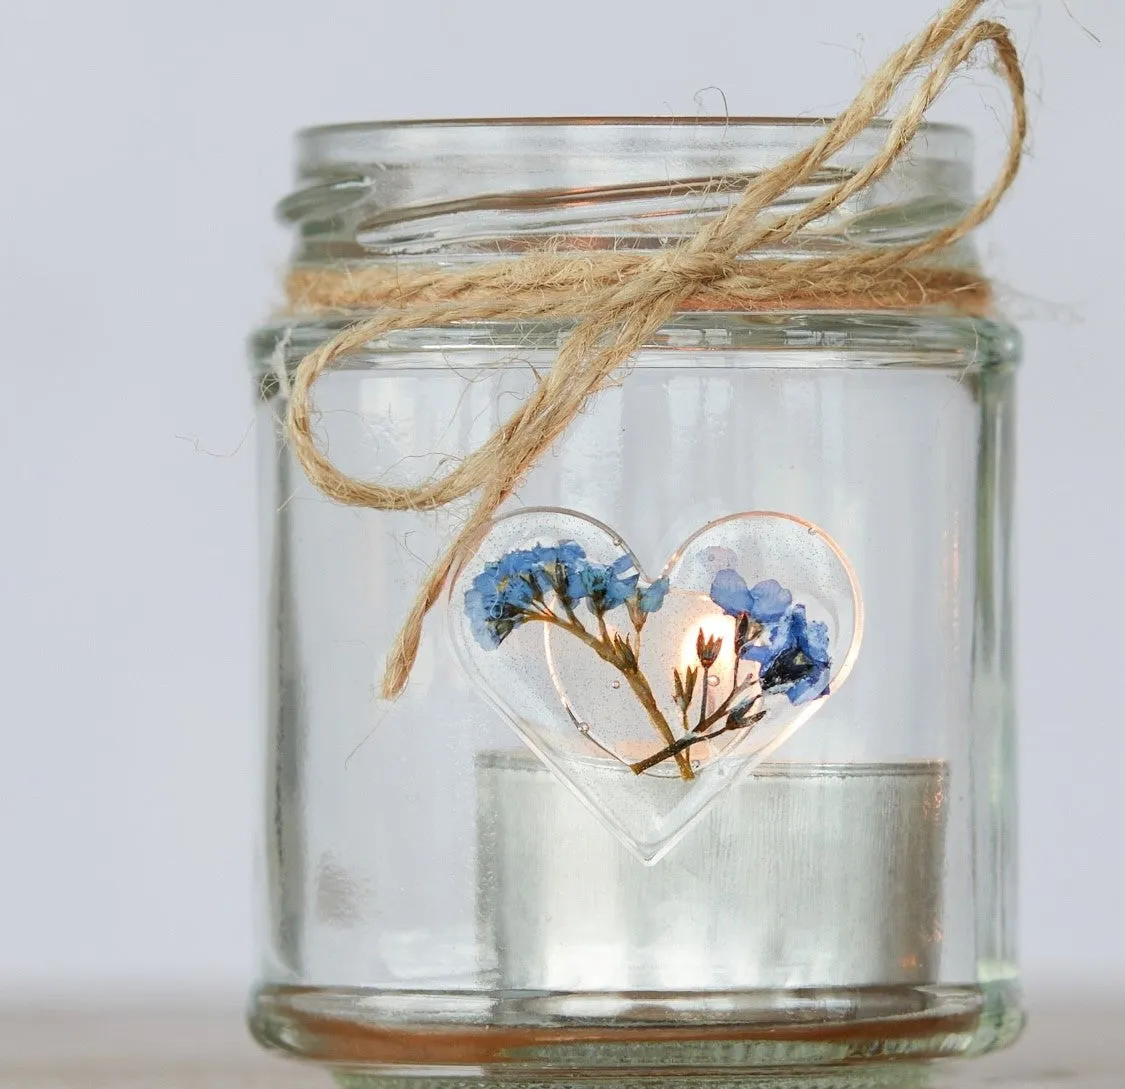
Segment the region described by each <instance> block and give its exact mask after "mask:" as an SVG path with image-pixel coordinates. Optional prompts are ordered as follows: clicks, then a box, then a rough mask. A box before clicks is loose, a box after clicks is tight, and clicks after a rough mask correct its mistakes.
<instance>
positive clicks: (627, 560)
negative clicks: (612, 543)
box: [609, 553, 633, 575]
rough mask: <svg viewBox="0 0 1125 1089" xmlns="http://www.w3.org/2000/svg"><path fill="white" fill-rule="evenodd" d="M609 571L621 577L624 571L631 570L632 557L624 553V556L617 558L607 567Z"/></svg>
mask: <svg viewBox="0 0 1125 1089" xmlns="http://www.w3.org/2000/svg"><path fill="white" fill-rule="evenodd" d="M609 569H610V570H611V571H612V572H613V573H614V574H615V575H623V574H625V572H626V571H632V570H633V557H632V556H630V555H629V554H628V553H626V554H625V555H624V556H618V557H617V559H615V560H614V561H613V563H611V564H610V565H609Z"/></svg>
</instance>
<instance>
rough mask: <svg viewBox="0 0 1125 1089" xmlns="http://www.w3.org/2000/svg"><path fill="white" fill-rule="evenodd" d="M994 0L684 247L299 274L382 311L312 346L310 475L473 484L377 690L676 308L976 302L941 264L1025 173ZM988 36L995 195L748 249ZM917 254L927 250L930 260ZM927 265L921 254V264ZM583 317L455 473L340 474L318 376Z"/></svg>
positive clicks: (330, 292)
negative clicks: (892, 224)
mask: <svg viewBox="0 0 1125 1089" xmlns="http://www.w3.org/2000/svg"><path fill="white" fill-rule="evenodd" d="M983 2H984V0H956V2H954V3H951V4H950V5H949V6H948V7H947V8H946V9H945V10H944V11H942V12H941V13H940V14H939V15H938V16H936V17H935V18H934V20H933V21H932V22H931V23H930V24H929V25H928V26H926V27H925V28H924V29H923V30H922V32H921V33H920V34H918V35H917V36H916V37H915V38H913V39H912V40H911V41H909V42H907V43H906V44H905V45H904V46H902V47H901V48H900V49H898V50H897V51H896V52H895V53H893V54H892V55H891V56H890V57H889V58H888V59H887V60H886V61H885V62H884V63H883V65H882V66H881V67H880V68H878V69H877V70H876V71H875V72H874V73H873V74H872V75H871V76H870V77H869V78H868V80H867V82H866V83H865V84H864V85H863V87H862V88H861V89H860V92H859V94H858V95H857V96H856V98H855V100H854V101H853V102H852V103H851V105H850V106H849V107H848V108H847V109H846V110H845V111H844V112H843V113H842V114H841V115H840V116H839V117H837V118H836V119H835V120H834V121H832V122H831V123H829V124H827V125H826V126H825V128H824V131H823V133H822V134H821V135H820V137H819V138H818V139H817V140H816V141H815V142H814V143H813V144H811V145H810V146H809V147H807V148H804V149H803V150H801V151H798V152H796V153H794V154H792V155H789V156H788V157H786V158H784V159H782V160H781V161H780V162H778V163H777V164H776V165H775V166H772V167H770V168H769V169H767V170H764V171H761V172H760V173H759V174H757V175H756V176H755V177H754V178H753V179H752V180H751V181H750V182H749V183H748V184H747V185H746V187H745V188H744V189H743V190H742V193H741V195H740V196H739V198H738V200H737V201H736V202H735V203H734V204H733V205H732V206H731V207H730V208H728V209H727V210H726V211H725V212H724V213H723V214H722V215H720V216H718V217H717V218H715V219H713V220H712V221H710V222H708V223H707V224H705V225H704V226H703V227H701V228H700V229H699V231H698V232H697V233H696V234H695V235H694V236H692V237H690V238H688V239H687V240H685V241H684V242H682V243H681V244H680V245H678V246H676V247H675V248H673V249H670V250H666V251H662V252H660V253H657V254H654V255H646V254H640V255H638V254H634V253H626V254H622V253H617V252H609V253H604V254H598V255H590V254H584V255H579V256H575V255H568V254H565V253H560V252H556V251H544V252H538V253H531V254H528V255H527V256H525V257H521V258H519V259H517V260H501V261H494V262H485V263H483V264H480V265H475V266H473V267H471V268H469V269H468V270H465V271H449V270H447V269H442V268H416V269H394V270H392V271H388V270H386V269H385V268H378V267H372V268H366V269H363V268H361V269H351V268H349V269H318V270H307V269H306V270H294V272H293V273H292V274H291V275H290V277H289V283H288V287H289V298H290V303H291V305H292V306H293V307H294V308H307V307H313V308H317V309H329V310H332V311H336V312H338V311H340V310H365V311H371V310H375V311H378V313H377V315H376V316H375V317H371V318H367V319H365V320H362V321H358V322H356V323H355V324H353V325H351V326H350V327H348V328H347V329H344V330H343V331H342V332H341V333H339V334H337V335H336V336H334V337H332V338H331V339H330V340H328V341H326V342H325V343H324V344H322V345H320V346H319V347H318V348H316V349H314V350H313V351H312V352H310V353H309V354H308V355H307V356H305V358H304V359H302V360H301V362H300V364H299V365H298V367H297V369H296V373H295V374H294V377H293V382H292V386H291V389H290V393H289V413H288V434H289V442H290V446H291V448H292V450H293V453H294V456H295V457H296V458H297V460H298V461H299V462H300V464H301V466H302V468H303V469H304V471H305V473H306V474H307V476H308V478H309V480H310V481H311V482H312V484H313V485H314V486H315V487H317V488H318V489H320V491H321V492H323V493H324V494H325V495H327V496H329V497H330V498H331V499H334V500H336V501H337V502H340V503H346V504H349V505H352V506H358V507H369V508H372V509H376V510H397V511H405V510H412V511H426V510H434V509H436V508H439V507H443V506H445V505H447V504H449V503H452V502H454V501H455V500H457V499H460V498H462V497H464V496H466V495H469V494H472V493H476V494H477V501H476V506H475V507H474V509H473V511H472V513H471V514H470V515H469V517H468V519H467V520H466V521H465V523H464V525H463V526H462V528H461V529H460V530H459V531H458V532H457V534H456V535H455V536H454V538H453V540H452V541H451V542H450V544H449V545H448V547H447V548H446V550H445V552H444V553H443V554H442V555H441V556H440V558H439V559H438V560H437V562H436V563H435V564H434V565H433V567H432V568H431V569H430V571H429V572H428V574H427V575H426V577H425V578H424V580H423V582H422V585H421V586H420V588H419V591H418V596H417V598H416V599H415V601H414V604H413V606H412V607H411V609H410V612H409V614H408V616H407V617H406V620H405V622H404V624H403V627H402V630H401V631H400V632H399V634H398V637H397V638H396V640H395V643H394V645H393V646H392V648H391V650H390V653H389V654H388V657H387V665H386V672H385V674H384V677H383V686H382V694H383V696H384V697H385V698H388V699H391V698H394V697H395V696H397V695H398V694H399V693H400V692H401V691H402V689H403V687H404V686H405V684H406V682H407V679H408V678H409V676H410V670H411V668H412V666H413V664H414V660H415V658H416V657H417V654H418V647H419V644H420V641H421V636H422V626H423V622H424V620H425V617H426V614H427V613H428V612H429V610H430V609H431V608H432V607H433V605H434V604H435V602H436V601H437V600H438V597H439V596H440V594H441V591H442V589H443V587H445V586H446V585H447V584H448V582H449V580H450V579H451V578H452V577H453V576H454V574H455V572H456V570H457V569H458V567H459V565H460V564H461V563H463V562H464V561H465V560H466V559H467V558H468V557H469V556H471V555H472V552H473V550H474V548H475V547H476V543H477V542H478V541H479V540H480V538H481V536H482V535H483V534H484V533H485V532H486V530H487V527H488V524H489V522H490V521H491V519H492V517H493V515H494V514H495V513H496V510H497V508H499V507H500V505H501V504H502V503H504V501H505V500H506V499H507V498H508V497H509V496H510V495H511V494H512V493H513V492H514V491H515V489H516V487H517V485H518V483H519V481H520V480H521V479H522V477H523V476H524V475H525V474H526V473H527V471H528V470H529V469H530V468H531V467H532V466H534V465H535V464H537V463H538V461H539V460H540V458H541V457H542V456H543V455H544V454H545V453H546V451H547V450H548V449H549V447H550V446H551V445H552V443H554V442H555V441H556V440H557V439H558V438H559V437H560V436H561V435H562V434H563V432H564V431H565V430H566V429H567V427H568V426H569V425H570V423H571V422H572V421H573V420H574V419H575V417H576V416H577V415H578V413H579V412H580V411H581V410H582V408H583V406H584V405H585V404H586V403H587V402H588V401H589V400H590V398H592V397H594V396H596V395H597V394H598V393H599V392H600V391H601V390H603V389H604V388H605V387H606V385H607V384H608V383H610V382H611V381H613V377H614V374H615V373H616V372H617V371H618V370H619V369H620V368H621V367H622V366H624V365H625V364H627V363H628V361H629V359H630V357H631V356H632V355H633V354H634V352H636V351H637V349H638V348H640V347H641V345H642V344H644V343H645V342H646V341H647V340H648V339H649V338H650V337H651V336H652V335H653V334H654V333H655V332H656V331H657V330H658V329H659V328H660V327H661V326H662V325H664V324H665V323H666V322H667V321H668V319H669V318H670V317H671V316H672V315H673V314H674V313H676V312H677V311H678V310H682V309H693V308H694V309H713V310H747V311H753V310H765V309H817V308H821V309H876V308H881V307H911V306H927V305H934V304H938V303H940V304H943V305H947V306H951V307H954V308H957V309H960V310H962V311H966V312H969V313H981V312H983V311H984V310H985V309H986V308H987V306H988V304H989V299H990V292H989V286H988V283H987V280H984V279H983V278H981V277H980V276H978V275H976V274H974V273H971V272H966V271H964V270H960V269H956V268H942V267H940V265H939V264H938V263H937V262H935V261H934V260H933V257H934V255H936V254H940V253H941V252H942V251H943V250H945V249H946V248H947V247H949V246H951V245H952V244H953V243H955V242H957V241H958V240H959V239H961V238H963V237H964V236H965V235H966V234H968V233H969V232H970V231H971V230H972V229H973V228H974V227H976V226H977V225H978V224H980V223H981V222H983V221H984V220H985V219H987V218H988V217H989V216H990V215H991V214H992V212H993V210H994V209H995V207H996V205H997V204H998V203H999V201H1000V199H1001V197H1002V196H1003V195H1004V193H1005V192H1006V191H1007V189H1008V187H1009V186H1010V185H1011V183H1012V181H1013V180H1014V178H1015V176H1016V172H1017V170H1018V169H1019V164H1020V158H1021V154H1022V150H1023V144H1024V140H1025V138H1026V134H1027V110H1026V105H1025V101H1024V83H1023V74H1022V72H1021V69H1020V64H1019V57H1018V54H1017V52H1016V48H1015V45H1014V44H1013V42H1012V39H1011V35H1010V34H1009V32H1008V30H1007V28H1006V27H1005V26H1004V25H1003V24H1001V23H998V22H995V21H993V20H989V19H981V20H978V21H977V22H975V23H974V22H970V20H971V18H972V16H973V15H974V14H975V12H976V11H977V10H978V9H979V8H980V7H981V5H982V3H983ZM981 46H988V47H989V48H990V49H991V51H992V54H993V56H994V59H995V64H996V68H997V70H998V72H999V74H1000V75H1001V77H1002V78H1003V80H1004V82H1005V84H1006V86H1007V88H1008V91H1009V93H1010V95H1011V100H1012V126H1011V131H1010V133H1009V139H1008V148H1007V154H1006V156H1005V159H1004V162H1003V164H1002V166H1001V169H1000V171H999V173H998V174H997V176H996V177H995V178H994V180H993V182H992V184H991V185H990V186H989V188H988V189H987V191H986V192H985V193H984V195H983V196H982V197H981V198H980V199H979V200H978V201H977V202H976V204H974V205H973V206H972V207H971V208H970V209H969V210H968V211H967V212H966V213H965V214H964V215H963V216H962V217H961V218H960V219H959V220H958V221H957V222H956V223H953V224H951V225H949V226H947V227H945V228H943V229H941V230H938V231H936V232H934V233H933V234H932V235H930V236H929V237H928V238H926V239H924V240H923V241H920V242H914V243H910V244H908V245H903V246H891V247H862V246H855V247H852V248H850V249H847V250H844V251H843V252H838V253H834V254H831V255H829V256H823V257H807V258H802V259H801V260H792V259H786V258H775V257H765V256H762V255H761V253H760V252H759V253H756V254H755V259H754V260H753V261H746V260H740V258H742V257H744V256H746V255H748V254H752V253H755V251H760V250H762V249H763V248H764V247H766V246H769V247H776V246H778V245H780V244H782V243H785V242H787V241H789V240H790V239H793V238H794V237H795V236H796V235H797V234H798V233H799V232H800V231H801V230H803V229H804V228H805V227H807V226H808V225H809V224H810V223H813V222H815V221H816V220H818V219H820V218H822V217H824V216H826V215H829V214H830V213H832V212H833V211H835V210H836V209H838V208H839V207H840V206H841V205H843V204H844V202H845V201H847V200H848V199H850V198H851V197H852V196H854V195H855V194H857V193H859V192H860V191H862V190H863V189H865V188H866V187H868V186H870V185H871V183H872V182H874V181H876V180H877V179H878V178H880V177H881V176H882V175H884V174H885V173H886V172H887V171H888V170H889V169H890V168H891V167H892V166H893V165H894V164H895V162H896V161H897V160H898V159H899V157H900V156H901V155H902V154H903V152H904V151H905V150H906V148H907V147H908V145H909V144H910V141H911V140H912V139H913V137H914V136H915V134H916V133H917V132H918V129H919V128H920V126H921V125H922V123H923V121H924V119H925V115H926V112H927V110H928V109H929V107H930V105H931V104H932V103H933V101H934V99H935V98H936V97H937V96H938V95H939V94H940V93H941V91H942V90H943V89H944V88H945V86H946V85H947V84H948V82H949V80H950V78H951V77H952V76H953V74H954V73H955V72H956V71H957V70H958V69H960V68H961V67H962V66H964V65H965V64H966V63H967V62H968V61H969V60H970V59H971V57H972V56H973V54H974V53H975V52H976V50H977V49H978V48H980V47H981ZM917 71H921V72H922V73H923V74H922V77H921V80H920V84H919V86H918V88H917V89H916V90H915V91H914V93H913V95H912V96H911V97H910V99H909V101H908V102H907V103H906V105H905V106H904V107H903V109H902V110H901V112H900V113H899V114H898V115H897V116H896V117H895V118H894V120H893V121H892V122H891V124H890V125H889V126H888V128H887V134H886V138H885V140H884V142H883V145H882V147H881V148H880V149H879V151H878V152H877V153H876V154H875V155H874V156H873V157H872V158H871V160H870V161H869V162H867V163H865V164H864V165H863V166H861V167H860V168H858V169H857V170H855V171H854V172H852V173H850V174H849V175H848V176H846V177H844V178H843V179H842V180H840V181H838V182H837V183H836V184H835V185H832V186H830V187H828V188H827V189H825V190H824V191H823V192H820V193H819V194H818V195H816V196H814V197H813V198H812V199H810V200H809V201H807V202H805V203H804V204H803V205H801V206H800V207H798V208H797V209H796V210H795V211H791V212H788V213H786V214H782V215H777V214H774V213H771V212H770V209H771V208H773V207H775V206H776V205H777V203H778V201H779V198H781V197H783V196H784V195H785V194H787V193H789V192H791V191H792V190H794V189H796V188H798V187H801V186H805V185H808V184H809V183H810V182H811V181H812V180H813V179H814V177H815V176H816V175H817V173H818V172H819V171H822V170H823V169H824V168H825V167H827V166H829V165H830V161H831V159H832V157H833V156H835V155H836V154H838V153H839V152H840V151H841V150H842V149H843V148H845V147H846V146H847V145H848V144H849V143H850V142H851V141H852V140H854V139H855V138H856V137H857V136H858V135H859V133H860V132H861V131H862V130H863V129H864V128H865V127H866V126H867V125H868V124H869V123H870V122H871V121H873V120H874V119H875V118H876V117H878V116H879V115H880V114H881V113H882V112H883V110H885V109H886V108H887V106H888V105H889V103H890V101H891V98H892V97H893V95H894V93H895V92H896V91H897V90H898V89H899V88H900V87H901V86H902V84H903V83H904V81H905V80H906V79H907V78H908V77H909V76H911V74H912V73H914V72H917ZM923 259H928V260H925V261H923ZM920 262H921V263H920ZM548 319H567V320H573V321H575V322H576V324H575V327H574V329H573V330H572V332H571V333H570V335H569V336H568V337H567V339H566V341H565V342H564V344H563V345H562V347H561V348H560V349H559V352H558V354H557V357H556V359H555V362H554V364H553V366H552V367H551V368H550V369H549V370H548V371H547V372H545V373H544V374H543V375H542V376H541V379H540V381H539V383H538V384H537V385H536V387H535V389H534V390H533V391H532V393H531V394H530V395H529V396H528V397H527V399H526V400H525V401H524V402H523V403H522V404H520V405H519V406H518V407H517V408H516V410H515V411H514V412H513V413H512V415H511V416H510V417H509V418H508V419H507V420H506V421H505V422H504V423H503V424H501V425H500V427H499V428H497V430H496V431H495V432H494V433H493V434H492V435H490V436H489V438H488V439H487V440H486V441H485V442H484V443H483V444H482V445H481V446H480V447H478V448H477V449H476V450H475V451H473V452H472V453H471V454H469V455H468V456H467V457H465V458H464V459H462V460H461V461H460V462H458V463H457V464H456V465H455V466H454V467H453V468H452V469H451V470H449V471H448V472H447V473H446V474H445V475H444V476H441V477H438V478H436V479H431V480H424V481H421V482H419V483H417V484H412V485H407V486H402V487H398V486H391V485H387V484H381V483H379V482H378V481H366V480H359V479H356V478H355V477H351V476H348V475H347V474H346V473H344V472H342V471H341V470H339V469H338V468H337V467H336V466H335V465H334V464H333V463H332V462H331V461H330V460H329V459H328V457H327V456H326V455H325V454H324V453H323V452H322V451H321V450H320V448H319V447H318V445H317V443H316V441H315V438H314V436H313V433H312V420H313V415H314V410H313V402H312V392H311V391H312V386H313V385H314V384H315V382H316V381H317V379H318V378H319V377H320V375H321V374H323V373H324V371H325V370H326V369H328V368H329V367H331V366H333V365H335V364H336V363H337V362H338V361H339V360H341V359H342V358H343V357H345V356H346V355H348V354H349V353H351V352H355V351H359V350H361V349H363V348H364V347H366V346H367V345H369V344H370V343H372V342H373V341H377V340H378V339H379V338H380V337H383V336H385V335H386V334H387V333H389V332H392V331H394V330H404V329H417V328H422V327H426V326H431V327H432V326H440V325H446V324H449V323H451V322H462V321H490V320H502V321H532V320H548Z"/></svg>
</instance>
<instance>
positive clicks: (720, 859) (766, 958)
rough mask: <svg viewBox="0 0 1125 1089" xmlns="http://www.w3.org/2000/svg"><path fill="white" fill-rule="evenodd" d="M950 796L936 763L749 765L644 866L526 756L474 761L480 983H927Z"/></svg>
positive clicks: (944, 771) (698, 986) (567, 987)
mask: <svg viewBox="0 0 1125 1089" xmlns="http://www.w3.org/2000/svg"><path fill="white" fill-rule="evenodd" d="M947 779H948V766H947V765H946V764H945V762H943V761H936V760H935V761H917V762H910V763H855V764H846V763H834V764H815V763H766V764H761V765H759V766H758V767H757V768H756V769H755V770H754V771H753V772H752V773H751V774H749V775H748V776H747V777H746V778H745V779H743V780H742V781H740V782H739V783H736V784H735V785H733V786H732V787H731V788H730V789H729V790H728V791H726V792H725V793H724V794H723V795H722V796H721V797H720V798H719V799H718V800H717V801H716V802H715V803H714V805H713V806H712V807H711V808H710V809H709V810H708V811H707V812H706V813H705V814H704V815H703V816H702V817H701V818H700V819H699V821H698V822H697V824H696V825H695V826H694V827H693V828H692V829H691V830H690V831H689V832H688V834H687V835H685V837H684V838H683V839H682V840H681V841H680V842H679V843H678V844H677V845H676V846H675V848H674V849H673V850H672V851H671V852H669V854H667V855H666V856H665V857H664V858H663V859H661V860H660V861H659V862H657V863H656V864H655V865H651V866H646V865H644V864H643V863H641V862H640V861H638V859H637V858H635V857H634V856H633V855H632V854H631V853H630V852H629V851H628V850H626V848H625V847H624V846H622V845H621V844H620V843H619V842H618V841H617V840H616V839H615V838H614V836H613V835H612V834H611V833H610V832H609V831H608V830H607V829H606V828H605V827H603V826H602V825H601V824H600V823H599V822H598V820H597V819H596V818H595V817H594V816H593V815H592V814H591V813H590V812H589V811H588V810H587V809H586V808H585V806H584V805H583V804H582V803H581V802H580V801H579V800H578V799H577V798H576V797H575V796H574V795H573V794H572V793H571V792H570V791H569V790H568V789H567V788H566V787H565V786H563V785H562V783H560V782H559V781H558V780H556V779H555V777H554V776H553V775H552V773H551V772H550V771H548V770H547V769H546V768H545V767H544V766H543V765H542V764H541V763H540V762H539V761H538V760H537V759H536V758H535V757H534V756H531V755H524V754H522V753H511V752H490V753H484V754H482V755H481V756H480V757H479V758H478V764H477V783H478V797H479V809H478V837H479V844H478V849H479V851H480V852H482V853H484V854H487V856H488V859H489V861H488V865H487V866H478V868H477V871H478V873H482V874H488V875H490V879H489V880H488V881H487V883H483V884H482V885H481V887H480V888H479V889H478V922H479V928H480V935H481V939H482V946H483V948H484V949H486V950H487V954H486V955H487V957H488V958H489V960H490V961H491V963H490V964H489V965H488V967H489V968H491V969H492V971H493V972H494V973H495V975H496V977H497V979H496V982H497V986H499V987H501V988H504V989H509V990H524V991H526V990H532V991H549V992H582V991H586V992H588V991H597V992H637V991H665V992H667V991H696V992H698V991H718V990H738V991H745V990H756V989H780V988H785V989H792V988H828V987H863V986H881V987H887V986H894V985H899V984H905V985H911V986H917V985H919V984H924V983H928V982H932V981H934V980H935V979H936V978H937V973H938V961H939V956H940V951H941V932H942V927H941V902H942V872H943V867H944V832H945V816H944V805H943V799H944V797H945V796H946V794H947Z"/></svg>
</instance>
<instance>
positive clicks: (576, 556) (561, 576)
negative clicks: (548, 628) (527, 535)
mask: <svg viewBox="0 0 1125 1089" xmlns="http://www.w3.org/2000/svg"><path fill="white" fill-rule="evenodd" d="M533 551H535V552H536V553H538V563H539V565H540V566H539V571H540V575H539V578H540V580H541V585H542V588H543V589H544V590H547V589H551V590H554V591H555V593H556V594H558V595H559V597H561V598H564V599H565V600H566V601H568V602H570V603H571V604H574V603H575V602H577V601H581V600H582V597H583V596H584V594H585V592H586V590H585V587H584V586H583V584H582V575H581V570H582V567H583V566H584V565H585V563H586V550H585V549H584V548H583V547H582V546H581V545H580V544H578V542H577V541H562V542H561V543H560V544H558V545H557V546H546V545H543V546H540V547H539V548H536V549H534V550H533Z"/></svg>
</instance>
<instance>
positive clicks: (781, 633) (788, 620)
mask: <svg viewBox="0 0 1125 1089" xmlns="http://www.w3.org/2000/svg"><path fill="white" fill-rule="evenodd" d="M766 634H767V636H768V638H767V640H766V642H765V643H764V644H757V643H750V644H748V645H747V646H745V647H743V648H742V653H741V654H739V657H740V658H742V659H744V660H746V661H749V662H758V663H759V664H760V665H761V667H762V671H763V672H764V671H765V669H766V667H767V666H768V665H769V664H770V662H772V661H773V660H774V659H775V658H776V657H777V656H778V655H779V654H781V653H782V651H785V650H787V649H788V648H789V647H790V645H791V644H792V638H793V625H792V617H791V616H790V615H786V616H783V617H781V618H780V619H779V620H778V622H777V623H776V624H774V625H773V626H772V627H770V628H769V629H767V633H766Z"/></svg>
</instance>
